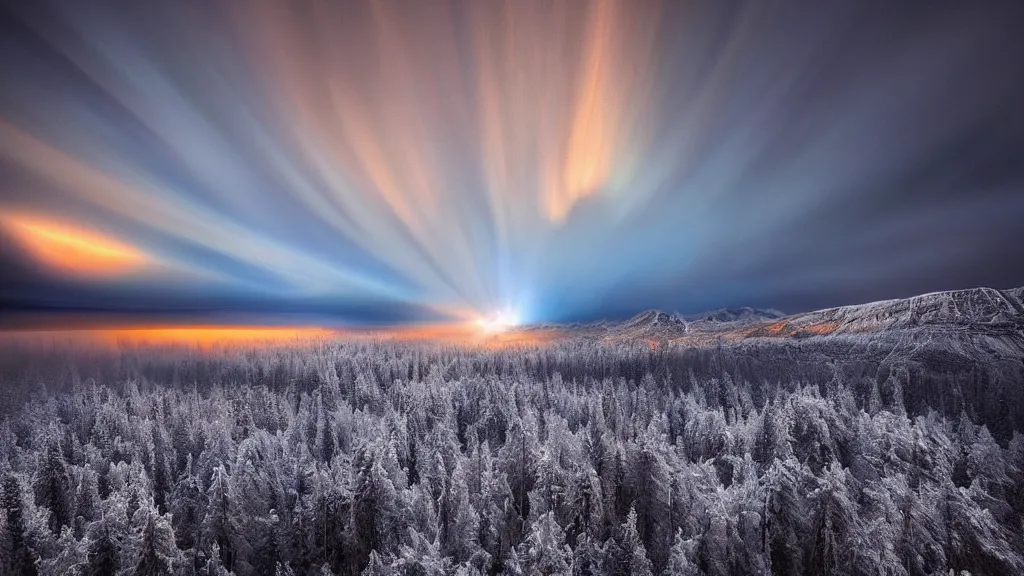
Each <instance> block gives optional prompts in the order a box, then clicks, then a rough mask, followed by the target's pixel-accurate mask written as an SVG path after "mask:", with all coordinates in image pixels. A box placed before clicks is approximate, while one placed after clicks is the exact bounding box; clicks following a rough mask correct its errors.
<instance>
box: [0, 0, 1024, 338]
mask: <svg viewBox="0 0 1024 576" xmlns="http://www.w3.org/2000/svg"><path fill="white" fill-rule="evenodd" d="M10 4H11V6H10V7H9V8H7V9H5V10H4V12H5V15H6V16H7V17H5V18H4V19H3V20H4V23H3V24H0V26H2V28H3V41H2V46H3V49H2V50H0V67H2V68H0V70H2V82H0V176H2V188H0V210H2V214H3V216H4V217H3V219H2V221H0V224H2V226H0V234H2V239H3V240H4V242H5V246H4V248H3V250H2V251H0V264H3V265H4V267H5V268H6V269H7V270H9V271H10V272H5V273H4V276H5V277H4V278H3V279H2V280H3V283H4V286H3V287H2V288H0V299H2V304H3V305H4V307H7V308H10V309H20V310H28V311H38V310H54V309H56V310H70V311H88V310H99V311H105V312H121V313H131V312H132V311H140V313H141V312H145V313H146V314H167V315H169V316H170V317H174V315H175V314H178V313H179V312H180V313H183V314H184V313H186V312H187V313H188V314H191V315H193V316H200V317H202V316H203V315H205V314H208V313H212V312H215V311H217V312H225V311H227V312H231V313H233V314H236V315H241V316H245V315H249V314H253V315H255V314H264V315H276V314H300V315H303V316H304V317H311V318H314V319H317V320H319V321H322V322H338V323H350V322H358V323H383V322H386V323H391V322H403V321H412V320H427V319H446V318H447V319H460V320H475V319H478V318H492V317H494V315H495V314H497V313H502V314H506V313H507V314H510V315H515V316H516V317H518V318H519V319H521V320H523V321H538V320H559V319H569V318H594V317H600V316H606V315H621V314H626V313H629V312H633V311H635V310H637V309H640V308H647V307H662V308H667V309H675V310H688V311H689V310H695V309H698V308H704V307H713V306H722V305H740V304H753V305H766V306H775V307H780V308H783V309H789V310H795V309H799V308H809V307H813V306H820V305H828V304H839V303H844V302H849V301H863V300H868V299H873V298H880V297H891V296H902V295H907V294H910V293H914V292H921V291H927V290H938V289H947V288H957V287H966V286H973V285H980V284H994V285H997V286H998V287H1005V286H1007V285H1010V284H1024V267H1022V266H1021V264H1020V262H1024V247H1022V246H1024V242H1021V241H1020V235H1021V230H1022V229H1024V189H1022V186H1024V116H1022V115H1021V114H1020V111H1019V110H1020V105H1019V103H1020V102H1022V101H1024V69H1022V67H1021V66H1020V63H1019V58H1018V57H1017V55H1018V54H1019V53H1020V45H1019V44H1020V42H1019V40H1018V39H1017V38H1018V37H1019V36H1020V35H1021V34H1022V33H1024V16H1022V14H1021V12H1020V10H1019V9H1018V8H1017V7H1014V6H1011V5H1010V4H1011V3H998V2H981V3H966V4H965V3H961V2H937V3H928V4H927V5H925V4H923V3H921V4H917V5H915V4H916V3H900V4H899V5H898V6H897V5H893V4H891V3H879V4H877V5H872V4H873V3H863V2H851V3H846V4H845V5H844V4H832V5H829V6H824V5H821V6H818V5H812V4H807V5H805V6H804V7H803V8H801V7H799V6H793V5H787V6H776V5H770V4H769V3H763V2H752V3H727V2H718V1H708V2H666V3H658V2H654V1H644V2H616V1H612V0H598V1H594V2H569V1H566V2H533V1H523V2H508V3H501V2H452V3H449V2H442V1H432V2H366V3H363V2H331V1H327V0H323V1H317V0H311V1H308V2H276V1H271V0H254V1H251V2H230V1H204V2H152V3H141V4H140V3H133V2H88V3H81V2H33V3H29V2H17V3H15V2H12V3H10ZM182 311H186V312H182ZM235 320H236V321H237V320H238V319H237V318H235Z"/></svg>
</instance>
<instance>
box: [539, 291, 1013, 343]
mask: <svg viewBox="0 0 1024 576" xmlns="http://www.w3.org/2000/svg"><path fill="white" fill-rule="evenodd" d="M548 328H551V329H555V328H559V327H558V326H548ZM560 328H561V329H564V330H566V331H567V332H569V333H572V334H575V335H580V336H592V337H599V338H603V339H614V340H630V339H643V340H658V341H661V340H670V341H671V340H681V341H688V342H691V343H695V344H699V343H701V342H710V341H715V342H717V341H720V340H721V339H727V340H737V339H749V338H780V337H795V338H801V339H802V338H809V337H815V336H827V335H842V334H847V335H854V334H876V333H881V332H898V331H908V330H931V331H933V332H934V331H936V330H939V331H941V330H957V329H959V330H974V331H983V332H985V333H988V334H1004V335H1005V334H1010V335H1024V288H1014V289H1010V290H995V289H992V288H973V289H969V290H954V291H948V292H935V293H931V294H922V295H920V296H914V297H911V298H904V299H896V300H884V301H880V302H871V303H867V304H857V305H851V306H840V307H837V308H828V309H825V310H816V311H813V312H803V313H799V314H793V315H789V316H786V315H785V314H783V313H782V312H779V311H778V310H770V309H769V310H761V309H755V308H746V307H744V308H722V309H719V310H712V311H709V312H704V313H701V314H690V315H680V314H673V313H669V312H664V311H660V310H646V311H644V312H641V313H639V314H637V315H635V316H633V317H631V318H629V319H627V320H622V321H607V320H602V321H600V322H592V323H589V324H574V325H562V326H561V327H560ZM1022 338H1024V336H1022Z"/></svg>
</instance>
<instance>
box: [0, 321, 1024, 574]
mask: <svg viewBox="0 0 1024 576" xmlns="http://www.w3.org/2000/svg"><path fill="white" fill-rule="evenodd" d="M840 356H841V355H837V356H836V357H835V358H833V359H832V360H828V359H823V360H822V361H820V362H816V363H807V362H792V363H789V364H787V363H786V361H785V356H782V355H778V354H776V355H772V356H771V357H770V358H768V357H765V358H761V359H759V358H758V357H757V356H756V354H753V353H752V352H751V350H748V349H731V348H728V347H726V348H715V347H710V348H705V349H673V348H671V347H653V348H652V347H651V346H648V345H647V344H646V343H643V344H637V345H632V344H621V343H620V344H617V345H607V344H601V343H596V342H588V341H576V340H568V341H562V342H556V343H552V344H548V345H544V346H536V347H520V348H506V349H485V348H471V347H459V346H454V345H443V344H427V343H415V342H394V341H345V340H336V341H335V340H323V341H317V342H306V343H301V344H300V343H296V344H294V345H275V346H263V347H260V346H252V347H238V348H230V349H222V350H213V351H209V350H208V351H205V352H201V351H189V350H186V349H182V348H147V347H123V348H121V349H119V350H101V349H89V350H83V349H78V350H73V349H70V348H67V349H65V348H61V347H57V346H54V347H48V348H46V347H44V348H33V349H31V350H30V349H28V348H24V347H18V346H9V347H8V348H7V349H6V350H5V351H4V354H3V358H2V359H0V366H2V369H3V373H2V378H3V381H2V382H0V392H2V394H3V396H2V397H3V403H2V408H0V419H2V422H0V562H2V564H0V573H2V574H5V575H6V574H11V575H22V574H53V575H62V576H75V575H86V574H88V575H93V574H145V575H150V574H182V575H191V574H203V575H207V574H208V575H225V574H237V575H239V576H248V575H265V576H281V575H288V574H323V575H326V574H336V575H355V574H373V575H378V574H417V575H419V574H422V575H435V574H436V575H441V574H460V575H469V574H498V573H504V574H579V575H583V574H635V575H645V574H683V575H696V574H707V575H724V574H769V573H771V574H787V575H788V574H864V575H869V574H878V575H882V574H885V575H902V574H948V573H950V571H953V573H957V574H960V573H961V571H969V572H970V573H971V574H989V575H1001V574H1024V436H1022V435H1021V431H1022V426H1021V422H1020V413H1019V411H1018V408H1019V403H1018V404H1016V405H1015V404H1013V402H1011V401H1010V400H1009V398H1011V397H1015V396H1019V395H1020V389H1019V387H1020V385H1021V381H1020V380H1019V378H1020V372H1019V370H1020V369H1019V368H1017V370H1018V371H1017V372H1013V373H1009V374H1007V373H1006V372H1005V371H1004V372H1003V373H1000V374H993V373H992V372H991V371H987V370H986V369H985V368H984V367H977V366H975V367H973V368H971V369H970V371H966V372H965V371H953V370H951V369H949V368H948V367H946V368H943V369H941V370H937V371H934V372H931V373H926V372H925V371H923V370H922V369H921V368H920V366H909V365H903V364H901V363H900V362H898V361H893V360H892V358H887V360H886V361H885V362H881V361H846V362H844V361H843V360H844V358H842V357H840ZM1000 370H1005V367H1004V368H1000ZM1000 382H1001V384H1000ZM1014 386H1016V392H1014ZM944 387H945V388H944ZM951 390H952V391H953V392H950V391H951ZM954 392H955V393H954ZM1018 402H1019V401H1018Z"/></svg>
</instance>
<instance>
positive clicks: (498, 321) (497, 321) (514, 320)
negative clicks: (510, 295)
mask: <svg viewBox="0 0 1024 576" xmlns="http://www.w3.org/2000/svg"><path fill="white" fill-rule="evenodd" d="M476 323H477V325H479V326H480V328H482V329H483V331H484V332H488V333H495V332H504V331H505V330H508V329H509V328H512V327H513V326H517V325H519V316H518V315H517V314H516V313H515V312H512V311H511V310H501V311H498V312H495V313H494V314H492V315H491V316H489V317H483V318H480V319H478V320H477V321H476Z"/></svg>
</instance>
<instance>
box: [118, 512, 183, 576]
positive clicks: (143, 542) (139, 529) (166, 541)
mask: <svg viewBox="0 0 1024 576" xmlns="http://www.w3.org/2000/svg"><path fill="white" fill-rule="evenodd" d="M132 536H133V537H132V540H131V542H132V547H131V548H132V549H131V550H128V551H126V552H127V554H126V555H127V556H128V557H129V558H131V565H132V566H134V568H132V570H131V573H132V575H133V576H172V575H173V574H175V567H176V566H178V565H180V564H181V563H182V561H183V557H182V554H181V551H180V550H178V548H177V545H176V543H175V539H174V529H173V528H172V527H171V521H170V519H169V518H168V517H167V515H162V514H160V512H159V511H158V510H157V508H156V505H155V503H154V502H152V501H149V502H146V503H144V504H143V505H142V506H140V507H139V509H138V510H136V511H135V514H133V515H132Z"/></svg>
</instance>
